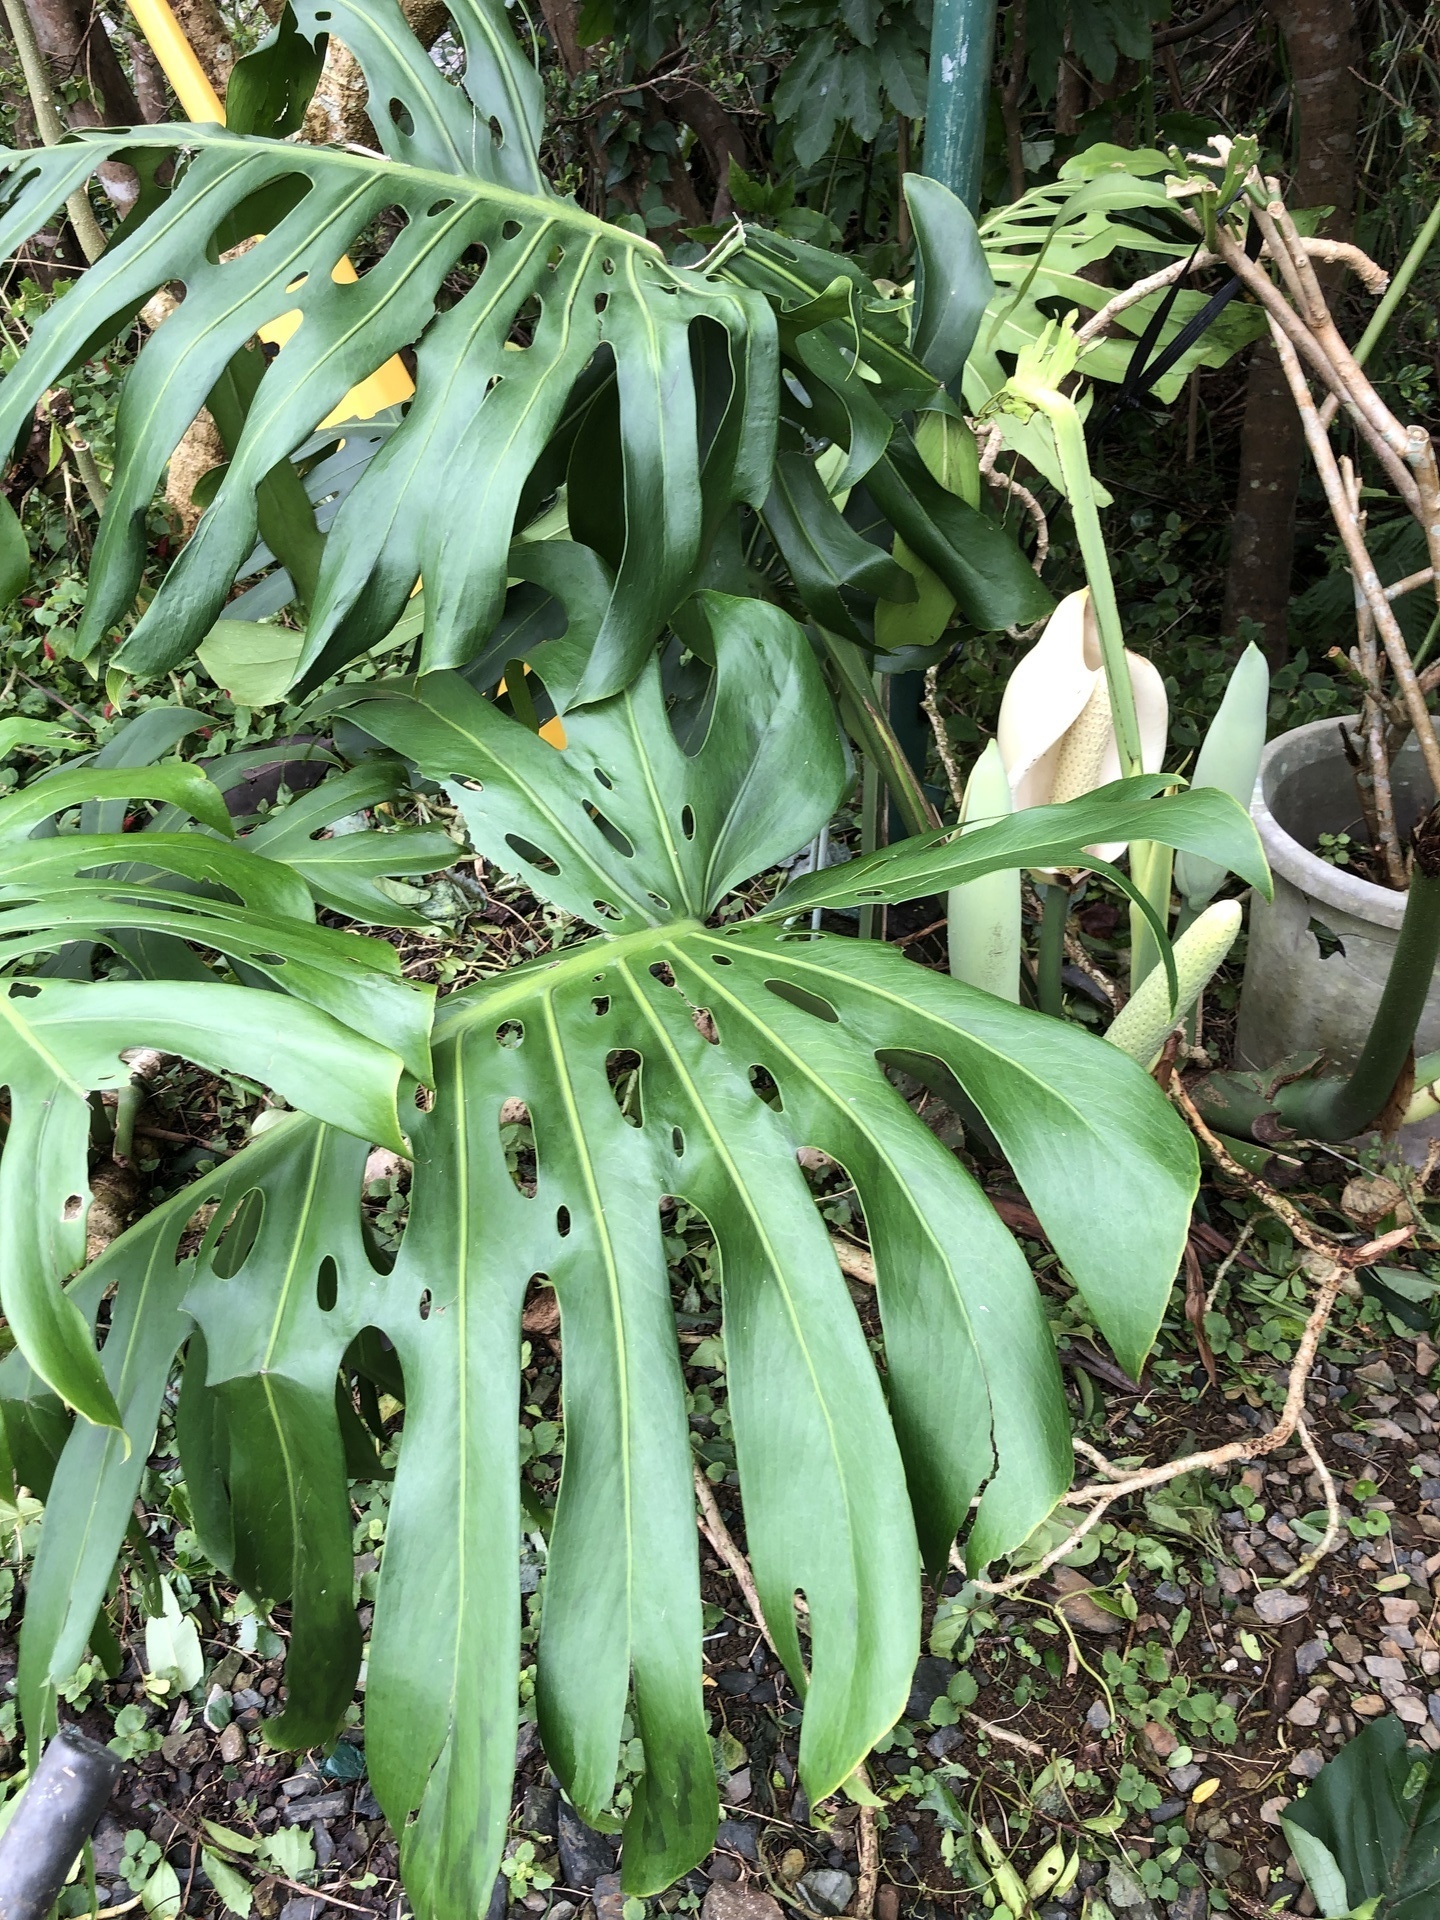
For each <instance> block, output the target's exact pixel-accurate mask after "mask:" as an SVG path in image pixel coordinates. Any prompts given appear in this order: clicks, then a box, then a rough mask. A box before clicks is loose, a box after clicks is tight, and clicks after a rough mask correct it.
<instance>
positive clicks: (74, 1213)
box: [60, 1193, 85, 1220]
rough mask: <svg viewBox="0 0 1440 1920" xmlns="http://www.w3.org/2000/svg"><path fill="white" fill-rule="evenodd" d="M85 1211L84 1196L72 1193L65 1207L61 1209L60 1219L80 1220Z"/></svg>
mask: <svg viewBox="0 0 1440 1920" xmlns="http://www.w3.org/2000/svg"><path fill="white" fill-rule="evenodd" d="M84 1211H85V1196H84V1194H81V1193H72V1194H70V1195H68V1196H67V1198H66V1201H65V1204H64V1206H63V1207H62V1208H61V1209H60V1218H61V1219H62V1220H78V1219H79V1218H80V1216H81V1214H82V1213H83V1212H84Z"/></svg>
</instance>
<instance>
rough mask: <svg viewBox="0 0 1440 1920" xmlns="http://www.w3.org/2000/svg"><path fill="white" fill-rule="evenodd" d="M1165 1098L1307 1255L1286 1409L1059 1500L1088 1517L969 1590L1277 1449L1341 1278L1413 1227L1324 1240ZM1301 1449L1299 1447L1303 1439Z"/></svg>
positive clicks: (1185, 1099) (1045, 1564)
mask: <svg viewBox="0 0 1440 1920" xmlns="http://www.w3.org/2000/svg"><path fill="white" fill-rule="evenodd" d="M1170 1093H1171V1097H1172V1098H1173V1099H1174V1101H1175V1103H1176V1104H1177V1106H1179V1107H1180V1109H1181V1111H1182V1112H1183V1113H1184V1115H1185V1117H1186V1119H1187V1120H1188V1121H1189V1122H1190V1125H1191V1127H1192V1128H1193V1129H1194V1131H1195V1133H1196V1134H1197V1135H1198V1137H1199V1138H1200V1139H1201V1140H1202V1141H1203V1142H1204V1143H1205V1145H1206V1146H1207V1147H1208V1148H1209V1150H1210V1152H1211V1153H1212V1154H1213V1155H1214V1157H1215V1159H1216V1160H1217V1162H1218V1163H1219V1164H1220V1165H1221V1166H1222V1167H1223V1168H1224V1170H1225V1171H1226V1173H1228V1174H1230V1175H1231V1177H1232V1178H1234V1179H1237V1180H1239V1181H1240V1182H1241V1183H1242V1184H1243V1185H1245V1186H1246V1187H1247V1188H1248V1189H1249V1190H1250V1191H1251V1192H1252V1193H1253V1194H1254V1195H1255V1196H1256V1198H1257V1199H1259V1200H1260V1201H1261V1203H1262V1204H1263V1205H1264V1206H1265V1207H1267V1208H1268V1209H1269V1210H1270V1212H1271V1213H1273V1214H1274V1215H1275V1216H1276V1218H1277V1219H1279V1220H1281V1221H1283V1223H1284V1224H1285V1226H1286V1227H1288V1228H1289V1230H1290V1232H1291V1233H1292V1234H1293V1236H1294V1237H1295V1239H1296V1240H1298V1241H1299V1242H1300V1244H1301V1246H1303V1247H1304V1248H1306V1250H1307V1251H1308V1252H1309V1253H1311V1254H1312V1255H1314V1277H1315V1279H1316V1281H1317V1286H1316V1291H1315V1297H1314V1301H1313V1303H1312V1305H1311V1309H1310V1316H1309V1318H1308V1319H1307V1320H1306V1322H1305V1329H1304V1332H1303V1333H1302V1334H1301V1336H1300V1342H1299V1345H1298V1346H1297V1347H1296V1349H1295V1358H1294V1360H1293V1361H1292V1362H1291V1366H1290V1373H1289V1377H1288V1379H1287V1381H1286V1388H1285V1404H1284V1406H1283V1408H1282V1409H1281V1413H1280V1418H1279V1419H1278V1420H1277V1421H1276V1423H1275V1425H1274V1426H1273V1427H1272V1428H1271V1429H1270V1431H1269V1432H1268V1433H1263V1434H1259V1435H1256V1436H1254V1437H1253V1438H1251V1437H1247V1438H1245V1439H1243V1440H1231V1441H1227V1442H1226V1443H1225V1444H1224V1445H1222V1446H1218V1447H1211V1448H1208V1449H1207V1450H1206V1451H1204V1452H1202V1453H1187V1454H1182V1455H1181V1456H1180V1458H1179V1459H1176V1460H1167V1461H1165V1462H1163V1463H1162V1464H1161V1465H1160V1466H1156V1467H1147V1468H1144V1469H1143V1470H1142V1471H1140V1472H1138V1473H1133V1474H1128V1475H1126V1476H1125V1477H1124V1478H1123V1479H1110V1480H1109V1481H1107V1482H1092V1483H1091V1484H1089V1485H1087V1486H1081V1487H1076V1488H1073V1489H1072V1490H1071V1492H1070V1493H1069V1494H1068V1495H1067V1496H1066V1500H1067V1503H1068V1504H1070V1505H1077V1504H1080V1503H1082V1502H1087V1503H1089V1504H1090V1511H1089V1512H1088V1513H1087V1514H1086V1515H1085V1518H1084V1519H1083V1520H1081V1521H1080V1522H1079V1523H1078V1524H1077V1525H1076V1526H1075V1527H1073V1528H1072V1529H1071V1530H1070V1532H1069V1533H1068V1534H1067V1535H1066V1537H1065V1538H1064V1539H1063V1540H1062V1541H1061V1542H1060V1543H1059V1545H1058V1546H1056V1547H1053V1548H1052V1549H1051V1550H1050V1552H1049V1553H1047V1554H1045V1555H1044V1556H1043V1557H1042V1558H1041V1559H1039V1560H1037V1561H1036V1562H1035V1564H1034V1565H1033V1566H1029V1567H1025V1568H1023V1569H1022V1570H1021V1571H1020V1572H1018V1573H1012V1574H1009V1575H1007V1576H1006V1577H1005V1578H1004V1579H1002V1580H993V1581H991V1580H977V1581H976V1582H975V1585H976V1587H977V1588H978V1589H979V1591H980V1592H981V1593H996V1594H998V1593H1010V1592H1013V1591H1014V1590H1015V1589H1016V1588H1017V1587H1023V1586H1027V1585H1029V1583H1030V1582H1031V1581H1032V1580H1036V1579H1038V1578H1039V1577H1040V1575H1041V1574H1044V1573H1048V1572H1049V1571H1050V1569H1051V1568H1052V1567H1054V1566H1058V1565H1059V1563H1060V1561H1062V1560H1064V1559H1066V1558H1067V1557H1068V1556H1069V1555H1070V1554H1072V1553H1073V1552H1074V1551H1075V1549H1076V1547H1077V1546H1079V1544H1080V1542H1081V1541H1082V1540H1083V1539H1084V1538H1085V1537H1086V1535H1087V1534H1089V1533H1090V1532H1092V1531H1093V1529H1094V1528H1095V1527H1097V1526H1098V1525H1099V1524H1100V1521H1101V1520H1102V1519H1103V1517H1104V1516H1105V1514H1106V1513H1107V1512H1108V1511H1109V1509H1110V1508H1111V1506H1113V1505H1114V1503H1115V1502H1116V1501H1117V1500H1121V1499H1125V1498H1127V1497H1129V1496H1130V1495H1132V1494H1136V1493H1148V1492H1150V1491H1151V1490H1152V1489H1153V1488H1155V1487H1160V1486H1164V1485H1165V1484H1166V1483H1167V1482H1168V1481H1171V1480H1178V1479H1181V1478H1183V1476H1185V1475H1186V1474H1191V1473H1197V1472H1202V1471H1203V1472H1214V1471H1215V1470H1216V1469H1217V1468H1220V1467H1225V1466H1230V1465H1231V1464H1233V1463H1234V1462H1236V1461H1240V1460H1254V1459H1257V1458H1259V1457H1261V1456H1263V1455H1265V1454H1270V1453H1274V1452H1275V1451H1276V1449H1277V1448H1279V1447H1283V1446H1284V1445H1285V1444H1286V1443H1287V1442H1288V1441H1289V1440H1290V1438H1291V1437H1292V1435H1293V1434H1294V1433H1295V1432H1296V1430H1297V1429H1298V1428H1299V1427H1300V1425H1301V1423H1302V1421H1303V1419H1304V1412H1305V1389H1306V1385H1307V1383H1308V1381H1309V1378H1310V1373H1311V1370H1312V1369H1313V1367H1314V1365H1315V1357H1316V1354H1317V1353H1318V1352H1319V1348H1320V1341H1321V1338H1322V1336H1323V1334H1324V1332H1325V1328H1326V1327H1327V1325H1328V1324H1329V1320H1330V1315H1331V1313H1332V1311H1333V1310H1334V1306H1335V1302H1336V1300H1337V1299H1338V1298H1339V1295H1340V1292H1341V1290H1342V1288H1343V1286H1344V1284H1345V1282H1346V1280H1347V1279H1348V1278H1349V1276H1350V1274H1351V1273H1352V1271H1353V1270H1354V1269H1355V1268H1356V1267H1363V1266H1368V1265H1370V1263H1371V1262H1372V1261H1374V1260H1376V1259H1378V1258H1379V1256H1380V1255H1381V1254H1382V1253H1387V1252H1389V1251H1390V1250H1391V1249H1392V1248H1394V1247H1397V1246H1400V1245H1401V1244H1402V1243H1403V1242H1404V1241H1406V1240H1408V1239H1409V1238H1410V1236H1411V1234H1412V1233H1413V1232H1414V1228H1413V1227H1399V1228H1397V1229H1396V1230H1395V1232H1393V1233H1387V1234H1385V1235H1383V1236H1382V1237H1381V1238H1380V1239H1379V1240H1372V1241H1370V1242H1368V1243H1367V1244H1366V1245H1364V1246H1360V1247H1350V1246H1343V1245H1341V1243H1340V1242H1339V1241H1336V1240H1333V1239H1331V1238H1330V1236H1329V1235H1328V1234H1324V1233H1321V1232H1320V1230H1319V1229H1318V1228H1316V1227H1313V1226H1312V1225H1311V1224H1310V1222H1309V1221H1308V1220H1307V1219H1306V1218H1305V1216H1304V1215H1303V1214H1302V1213H1301V1212H1300V1210H1299V1209H1298V1208H1297V1207H1296V1206H1294V1205H1293V1204H1292V1203H1291V1202H1290V1201H1289V1200H1287V1199H1286V1198H1285V1197H1284V1195H1283V1194H1279V1193H1276V1192H1275V1190H1274V1189H1273V1188H1272V1187H1269V1186H1267V1185H1266V1183H1265V1182H1264V1181H1263V1180H1261V1179H1260V1178H1259V1177H1258V1176H1257V1175H1255V1174H1252V1173H1249V1172H1248V1171H1247V1170H1246V1169H1245V1168H1243V1167H1242V1166H1241V1165H1240V1164H1239V1162H1238V1161H1236V1160H1235V1159H1234V1158H1233V1157H1232V1156H1231V1154H1230V1153H1229V1152H1228V1151H1227V1150H1226V1148H1225V1147H1224V1146H1223V1145H1222V1144H1221V1142H1220V1141H1219V1140H1218V1139H1217V1138H1216V1137H1215V1135H1214V1134H1213V1133H1212V1132H1211V1130H1210V1128H1209V1127H1208V1126H1207V1125H1206V1124H1205V1121H1204V1119H1203V1118H1202V1117H1201V1115H1200V1113H1199V1111H1198V1110H1197V1108H1196V1106H1195V1103H1194V1101H1193V1100H1191V1098H1190V1096H1189V1094H1188V1093H1187V1092H1186V1091H1185V1088H1184V1087H1183V1086H1182V1085H1181V1084H1180V1082H1179V1080H1178V1079H1176V1080H1172V1082H1171V1087H1170ZM1302 1444H1304V1441H1303V1439H1302ZM1306 1451H1307V1453H1311V1458H1312V1459H1313V1458H1314V1457H1315V1456H1314V1454H1313V1452H1311V1448H1310V1447H1309V1446H1307V1447H1306ZM1107 1470H1108V1463H1107ZM1327 1538H1328V1533H1327ZM1332 1544H1333V1543H1332ZM950 1560H951V1564H952V1565H953V1566H955V1567H957V1568H958V1569H959V1570H960V1571H961V1572H962V1573H963V1572H964V1571H965V1562H964V1558H963V1556H962V1555H961V1553H960V1550H959V1548H958V1547H954V1548H952V1549H951V1553H950Z"/></svg>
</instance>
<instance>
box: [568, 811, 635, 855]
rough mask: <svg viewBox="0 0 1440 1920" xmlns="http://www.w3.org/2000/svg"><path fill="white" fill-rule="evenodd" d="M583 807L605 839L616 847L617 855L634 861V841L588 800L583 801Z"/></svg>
mask: <svg viewBox="0 0 1440 1920" xmlns="http://www.w3.org/2000/svg"><path fill="white" fill-rule="evenodd" d="M581 805H582V806H583V807H584V809H585V811H586V813H588V814H589V816H590V818H591V819H592V820H593V821H594V822H595V824H596V826H597V827H598V828H599V829H600V831H601V833H603V834H604V836H605V838H606V839H607V840H608V841H609V842H610V844H611V846H612V847H614V849H615V851H616V852H617V853H623V854H624V856H625V858H626V859H627V860H633V859H634V857H635V846H634V843H633V841H631V840H630V839H629V838H628V837H627V836H626V835H625V834H623V833H622V832H621V831H620V829H619V827H617V826H616V825H615V822H614V821H613V820H607V819H606V818H605V815H604V814H603V813H601V811H600V809H599V808H598V807H594V806H592V805H591V804H590V802H589V801H588V800H584V801H582V802H581Z"/></svg>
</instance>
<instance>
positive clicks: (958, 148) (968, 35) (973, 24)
mask: <svg viewBox="0 0 1440 1920" xmlns="http://www.w3.org/2000/svg"><path fill="white" fill-rule="evenodd" d="M994 57H995V0H935V17H934V22H933V25H932V26H931V29H930V88H929V92H928V93H927V95H926V99H925V171H926V173H927V174H928V175H929V177H930V178H931V179H932V180H941V181H943V182H944V183H945V185H946V186H947V187H949V189H950V191H951V192H952V193H954V194H958V196H959V197H960V199H962V200H963V201H964V202H965V204H966V206H967V207H969V209H970V211H971V212H972V213H973V214H976V215H977V216H978V214H979V212H980V175H981V171H982V169H983V166H984V161H985V121H986V116H987V112H988V108H989V103H990V66H991V62H992V61H993V59H994Z"/></svg>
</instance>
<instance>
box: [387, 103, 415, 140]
mask: <svg viewBox="0 0 1440 1920" xmlns="http://www.w3.org/2000/svg"><path fill="white" fill-rule="evenodd" d="M390 118H391V119H392V120H393V121H394V123H395V125H396V126H397V127H398V128H399V129H400V131H401V133H403V134H404V135H405V138H406V139H407V140H408V139H409V138H410V136H411V134H412V133H414V131H415V116H414V114H412V113H411V111H410V109H409V108H408V107H407V106H406V104H405V102H404V101H403V100H392V101H391V102H390Z"/></svg>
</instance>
